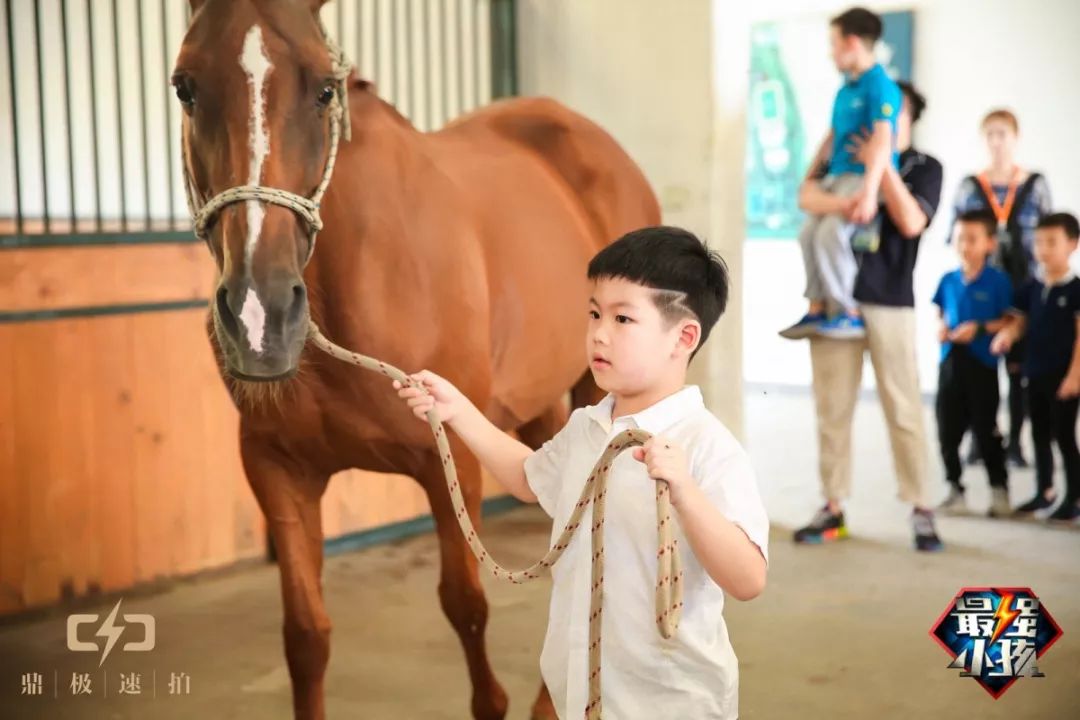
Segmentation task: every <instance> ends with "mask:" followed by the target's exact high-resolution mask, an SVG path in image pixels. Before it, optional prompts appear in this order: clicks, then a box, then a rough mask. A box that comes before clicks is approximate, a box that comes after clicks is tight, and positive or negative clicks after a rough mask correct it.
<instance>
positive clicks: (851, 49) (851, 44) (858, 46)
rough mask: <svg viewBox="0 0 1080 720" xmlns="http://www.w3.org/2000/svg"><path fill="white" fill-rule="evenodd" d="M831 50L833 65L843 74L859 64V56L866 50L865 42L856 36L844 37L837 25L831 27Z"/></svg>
mask: <svg viewBox="0 0 1080 720" xmlns="http://www.w3.org/2000/svg"><path fill="white" fill-rule="evenodd" d="M829 49H830V51H831V53H832V61H833V64H834V65H836V69H837V70H839V71H840V72H842V73H849V72H851V71H852V70H854V69H855V66H856V65H857V64H858V59H859V55H860V54H861V52H862V51H863V50H864V49H865V44H864V43H863V41H862V40H861V39H860V38H858V37H857V36H855V35H844V34H843V33H842V32H840V28H838V27H836V26H835V25H831V26H829Z"/></svg>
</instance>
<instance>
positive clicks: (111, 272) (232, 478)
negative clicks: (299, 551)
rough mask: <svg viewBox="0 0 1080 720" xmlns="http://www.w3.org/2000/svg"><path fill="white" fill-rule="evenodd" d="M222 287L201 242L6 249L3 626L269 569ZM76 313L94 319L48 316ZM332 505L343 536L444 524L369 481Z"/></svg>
mask: <svg viewBox="0 0 1080 720" xmlns="http://www.w3.org/2000/svg"><path fill="white" fill-rule="evenodd" d="M212 285H213V266H212V264H211V262H210V260H209V258H208V256H207V254H206V250H205V249H204V248H203V247H202V246H201V245H198V244H176V245H137V246H115V247H98V248H71V247H68V248H58V249H25V250H5V251H0V615H2V614H10V613H17V612H20V611H23V610H27V609H30V608H36V607H41V606H48V605H53V604H56V603H58V602H61V601H63V600H64V599H66V598H74V597H81V596H85V595H88V594H94V593H99V592H116V591H123V590H125V589H128V588H132V587H134V586H137V585H139V584H140V583H147V582H152V581H155V580H161V579H166V578H175V577H180V576H185V575H190V574H192V573H197V572H199V571H202V570H206V569H209V568H216V567H221V566H225V565H229V564H231V563H234V562H236V561H238V560H241V559H245V558H258V557H265V556H266V554H267V547H266V533H265V529H264V522H263V518H262V515H261V512H260V511H259V508H258V505H257V504H256V502H255V500H254V496H253V495H252V493H251V490H250V488H249V487H248V485H247V481H246V479H245V477H244V475H243V469H242V467H241V464H240V456H239V448H238V438H237V436H238V433H237V423H238V417H237V413H236V410H235V409H234V407H233V405H232V403H231V401H230V400H229V397H228V395H227V393H226V391H225V388H224V386H223V384H222V382H221V379H220V378H219V376H218V374H217V369H216V368H215V366H214V361H213V357H212V354H211V351H210V347H209V344H208V341H207V338H206V334H205V318H206V308H205V298H207V297H209V296H210V295H211V294H212V293H211V289H212ZM159 302H164V303H170V304H171V305H173V306H178V305H181V303H185V302H186V303H188V304H189V305H194V307H187V308H185V309H172V310H165V311H162V310H157V311H146V310H147V309H148V307H152V305H151V306H147V304H151V303H159ZM72 308H84V309H87V311H88V312H89V311H90V309H93V313H92V314H90V315H89V316H87V317H62V318H60V319H49V316H48V315H43V314H42V312H43V311H45V312H48V311H70V310H71V309H72ZM357 372H361V371H360V370H357ZM493 493H494V488H492V487H490V483H489V491H488V494H489V495H491V494H493ZM323 507H324V530H325V533H326V536H327V537H328V538H340V537H341V536H347V535H350V534H352V533H356V532H357V531H361V530H368V529H371V528H376V527H380V526H385V525H386V524H387V523H394V522H400V521H403V520H409V519H413V518H417V517H420V516H424V515H427V514H428V513H429V508H428V504H427V500H426V498H425V497H424V495H423V493H422V492H421V491H420V489H419V486H418V485H417V484H416V483H415V482H414V481H413V480H411V479H410V478H406V477H402V476H396V475H377V474H374V473H362V472H355V471H353V472H348V473H341V474H339V475H338V476H336V477H335V478H334V479H333V480H332V481H331V484H330V490H329V491H328V492H327V495H326V497H325V499H324V503H323Z"/></svg>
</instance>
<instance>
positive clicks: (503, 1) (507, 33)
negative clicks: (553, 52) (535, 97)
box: [488, 0, 517, 100]
mask: <svg viewBox="0 0 1080 720" xmlns="http://www.w3.org/2000/svg"><path fill="white" fill-rule="evenodd" d="M516 7H517V6H516V5H515V4H514V0H490V5H489V8H488V9H489V11H490V23H489V25H488V27H489V31H488V38H489V42H490V51H491V99H492V100H495V99H497V98H501V97H507V96H508V95H514V94H516V92H517V57H516V56H517V52H516V50H517V39H516V28H515V25H516V24H517V19H516V11H515V8H516Z"/></svg>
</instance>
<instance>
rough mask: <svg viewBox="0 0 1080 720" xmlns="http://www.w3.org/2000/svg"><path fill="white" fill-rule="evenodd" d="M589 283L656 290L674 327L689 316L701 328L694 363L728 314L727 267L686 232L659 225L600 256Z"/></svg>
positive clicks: (662, 311) (662, 309) (630, 234)
mask: <svg viewBox="0 0 1080 720" xmlns="http://www.w3.org/2000/svg"><path fill="white" fill-rule="evenodd" d="M588 277H589V279H590V280H602V279H609V278H621V279H624V280H629V281H630V282H633V283H637V284H638V285H644V286H645V287H648V288H652V289H654V290H656V291H657V292H656V293H654V294H653V302H654V303H655V304H656V308H657V310H659V311H660V315H661V316H662V317H664V319H665V320H667V321H668V322H669V323H673V322H675V321H676V320H680V319H682V318H685V317H689V316H692V317H693V318H694V319H695V320H697V321H698V322H699V323H701V340H700V342H698V346H697V348H695V350H694V352H693V353H692V354H691V355H690V358H691V359H693V357H694V355H696V354H697V351H698V350H700V349H701V346H702V345H704V344H705V341H706V340H707V339H708V338H709V333H710V331H712V328H713V326H714V325H716V321H717V320H719V319H720V316H721V315H723V314H724V309H725V308H727V301H728V286H729V281H728V268H727V264H726V263H725V262H724V259H723V258H722V257H720V255H719V254H718V253H717V252H716V251H715V250H711V249H710V248H709V247H708V246H707V245H706V244H705V243H703V242H702V241H701V240H699V239H698V237H697V236H696V235H694V234H693V233H692V232H689V231H687V230H683V229H682V228H677V227H670V226H666V225H658V226H655V227H644V228H641V229H639V230H634V231H632V232H628V233H626V234H625V235H623V236H622V237H621V238H619V239H618V240H616V241H615V242H613V243H612V244H611V245H608V246H607V247H606V248H604V249H603V250H601V251H600V252H599V253H597V254H596V256H595V257H594V258H593V259H592V261H591V262H590V263H589V271H588Z"/></svg>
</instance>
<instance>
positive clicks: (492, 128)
mask: <svg viewBox="0 0 1080 720" xmlns="http://www.w3.org/2000/svg"><path fill="white" fill-rule="evenodd" d="M442 132H443V133H446V134H447V135H452V136H453V135H457V136H466V137H469V138H470V139H471V140H472V141H474V142H475V143H477V144H480V145H482V144H484V142H485V141H490V140H491V139H493V138H497V139H499V140H502V141H505V142H509V143H511V144H513V145H517V146H519V147H520V148H522V149H523V150H524V151H526V152H528V153H530V154H532V155H533V156H535V158H536V159H537V160H538V161H539V162H541V163H542V164H544V165H546V166H547V167H548V168H549V169H550V170H551V171H552V172H554V173H555V175H557V176H558V177H559V178H560V179H561V180H562V181H563V182H564V183H565V184H566V186H567V189H568V190H569V191H570V193H571V194H572V195H573V196H574V197H576V198H577V199H578V200H579V201H580V203H581V206H582V207H581V209H582V211H583V212H584V213H585V215H586V216H587V218H588V223H589V226H590V229H591V230H592V235H593V237H592V239H593V241H594V244H593V249H594V250H598V249H599V248H600V247H603V246H604V245H607V244H609V243H610V242H612V241H614V240H615V239H616V238H618V237H619V236H620V235H622V234H623V233H626V232H628V231H630V230H633V229H635V228H638V227H642V226H644V225H655V224H657V223H659V221H660V207H659V204H658V203H657V201H656V196H655V195H654V194H653V191H652V189H651V188H650V187H649V183H648V181H647V180H646V179H645V175H644V174H643V173H642V171H641V169H640V168H639V167H638V166H637V164H636V163H635V162H634V161H633V159H632V158H631V157H630V156H629V155H628V154H627V153H626V151H625V150H623V148H622V147H621V146H620V145H619V144H618V143H617V142H616V141H615V139H614V138H612V137H611V135H609V134H608V133H607V132H606V131H605V130H604V129H603V128H601V127H600V126H599V125H597V124H596V123H594V122H592V121H591V120H589V119H587V118H585V117H584V116H582V115H580V114H578V113H576V112H574V111H572V110H570V109H569V108H567V107H566V106H565V105H563V104H561V103H559V102H557V101H555V100H552V99H550V98H544V97H529V98H512V99H507V100H500V101H498V102H495V103H493V104H491V105H488V106H487V107H485V108H483V109H481V110H478V111H476V112H473V113H470V114H469V115H466V116H464V117H462V118H460V119H458V120H457V121H455V122H454V123H451V124H450V125H449V126H447V128H446V129H445V130H443V131H442Z"/></svg>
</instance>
